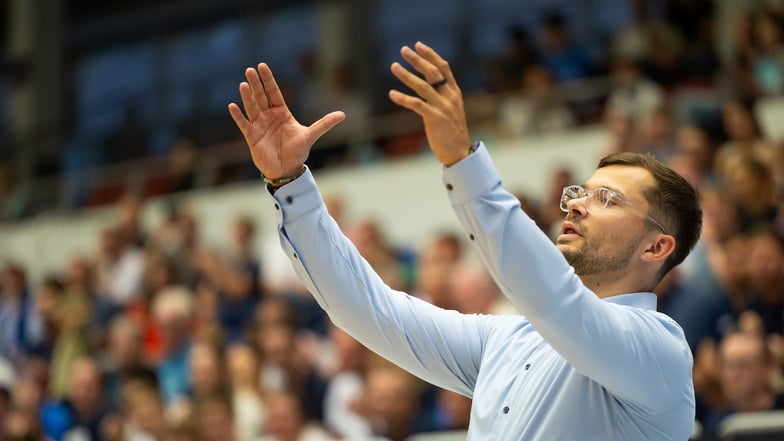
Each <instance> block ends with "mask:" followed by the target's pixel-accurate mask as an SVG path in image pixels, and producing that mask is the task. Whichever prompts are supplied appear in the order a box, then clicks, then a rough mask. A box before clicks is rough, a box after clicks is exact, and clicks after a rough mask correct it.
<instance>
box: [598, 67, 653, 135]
mask: <svg viewBox="0 0 784 441" xmlns="http://www.w3.org/2000/svg"><path fill="white" fill-rule="evenodd" d="M610 80H611V82H612V86H611V89H610V93H609V95H608V96H607V104H606V107H605V112H608V113H609V114H612V115H615V116H617V117H623V118H629V119H630V120H631V121H632V122H633V123H635V124H637V125H639V124H641V123H642V122H643V121H646V120H648V117H649V115H650V114H651V113H652V112H654V111H655V110H656V109H658V108H660V107H661V106H662V105H663V104H664V103H665V99H666V98H665V94H664V90H663V89H662V88H661V86H659V85H658V84H657V83H655V82H653V81H651V80H650V79H648V78H647V77H645V75H644V74H643V73H642V72H641V71H640V68H639V66H638V65H637V62H636V61H634V60H632V59H629V58H623V57H616V58H614V59H613V60H612V61H611V64H610Z"/></svg>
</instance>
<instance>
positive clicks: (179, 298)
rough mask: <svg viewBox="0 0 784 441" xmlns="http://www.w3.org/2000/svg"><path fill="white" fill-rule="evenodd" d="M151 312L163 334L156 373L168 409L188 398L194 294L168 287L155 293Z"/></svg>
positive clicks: (183, 289) (181, 288)
mask: <svg viewBox="0 0 784 441" xmlns="http://www.w3.org/2000/svg"><path fill="white" fill-rule="evenodd" d="M152 313H153V317H154V319H155V322H156V323H157V324H158V327H159V328H160V331H161V338H162V344H163V357H162V358H161V359H160V360H159V363H158V366H157V373H158V382H159V384H160V388H161V395H162V397H163V401H164V404H165V405H166V407H167V408H168V407H170V406H172V405H177V404H176V402H177V401H181V400H185V399H186V397H187V395H188V390H189V381H190V379H189V378H188V359H189V354H190V350H191V341H192V338H191V330H192V324H193V293H192V292H191V291H190V290H188V289H187V288H185V287H183V286H174V287H169V288H166V289H164V290H163V291H161V292H159V293H158V294H156V296H155V300H154V301H153V305H152Z"/></svg>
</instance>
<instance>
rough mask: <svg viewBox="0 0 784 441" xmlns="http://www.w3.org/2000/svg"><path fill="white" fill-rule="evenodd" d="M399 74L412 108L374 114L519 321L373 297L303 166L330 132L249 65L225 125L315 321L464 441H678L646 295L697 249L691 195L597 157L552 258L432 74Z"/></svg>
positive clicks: (679, 392) (263, 69) (382, 288)
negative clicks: (414, 163) (414, 138)
mask: <svg viewBox="0 0 784 441" xmlns="http://www.w3.org/2000/svg"><path fill="white" fill-rule="evenodd" d="M401 56H402V57H403V59H404V60H405V61H406V62H407V63H408V64H409V65H410V66H412V67H413V69H411V70H409V69H408V68H406V67H404V66H403V65H401V64H400V63H393V64H392V66H391V71H392V73H393V74H394V75H395V76H396V77H397V78H398V79H399V80H400V81H401V82H402V83H403V84H405V85H406V86H407V87H408V88H409V89H411V90H412V91H413V92H414V94H413V95H409V94H404V93H402V92H399V91H395V90H393V91H390V92H389V97H390V99H391V100H392V101H393V102H394V103H396V104H398V105H400V106H402V107H404V108H407V109H410V110H411V111H413V112H415V113H417V114H418V115H419V116H421V118H422V120H423V122H424V126H425V132H426V135H427V139H428V142H429V145H430V148H431V150H432V151H433V153H434V154H435V156H436V158H437V159H438V160H439V161H440V162H441V163H442V164H443V165H444V166H445V167H444V172H443V181H444V186H445V188H446V190H447V194H448V197H449V198H450V200H451V202H452V206H453V208H454V210H455V212H456V214H457V216H458V218H459V219H460V222H461V223H462V226H463V228H464V230H465V234H466V236H467V237H468V239H469V241H470V243H471V244H472V246H473V247H474V249H475V250H476V252H478V253H479V255H480V257H481V259H482V261H483V263H484V264H485V265H486V266H487V268H488V270H489V271H490V273H491V274H492V275H493V277H494V279H495V281H496V282H497V283H498V285H499V287H500V288H501V290H502V291H503V292H504V294H505V295H506V296H507V297H508V298H509V300H510V301H511V302H512V303H513V304H514V306H515V307H516V308H517V309H518V311H519V313H520V315H465V314H460V313H458V312H457V311H449V310H444V309H440V308H437V307H435V306H433V305H431V304H428V303H426V302H424V301H422V300H420V299H417V298H415V297H412V296H410V295H408V294H405V293H402V292H399V291H394V290H392V289H390V288H389V287H388V286H386V285H385V284H384V282H383V281H382V280H381V278H380V277H379V276H378V275H377V274H376V273H375V272H374V271H373V269H372V268H371V267H370V266H369V265H368V264H367V262H365V260H364V259H363V258H362V257H361V256H360V254H359V253H358V252H357V251H356V249H355V248H354V246H353V245H352V243H351V242H350V241H349V240H348V239H347V238H346V237H345V236H344V235H343V234H342V233H341V231H340V229H339V228H338V227H337V226H336V224H335V222H334V221H333V220H332V219H331V218H330V217H329V214H328V213H327V210H326V209H325V207H324V203H323V201H322V198H321V195H320V194H319V191H318V189H317V187H316V184H315V181H314V179H313V176H312V174H311V173H310V171H309V170H308V169H307V167H306V166H305V162H306V159H307V157H308V152H309V151H310V149H311V147H312V145H313V144H314V143H315V142H316V140H318V139H319V137H321V136H322V135H323V134H324V133H326V132H327V131H329V130H330V129H331V128H332V127H334V126H335V125H336V124H338V123H340V122H341V121H342V120H343V119H344V118H345V115H344V114H343V113H342V112H333V113H330V114H328V115H326V116H324V117H323V118H322V119H320V120H318V121H316V122H315V123H314V124H312V125H311V126H303V125H301V124H300V123H299V122H297V121H296V120H295V119H294V117H293V116H292V115H291V113H290V112H289V109H288V108H287V106H286V104H285V102H284V100H283V96H282V94H281V91H280V89H279V88H278V86H277V84H276V83H275V79H274V77H273V75H272V72H271V71H270V69H269V67H268V66H267V65H266V64H264V63H262V64H259V66H258V67H257V68H256V69H252V68H249V69H247V70H246V72H245V73H246V78H247V82H243V83H241V84H240V88H239V89H240V95H241V97H242V102H243V106H244V110H245V114H243V112H242V110H241V109H240V108H239V106H237V105H236V104H233V103H232V104H230V105H229V111H230V113H231V115H232V117H233V118H234V121H235V122H236V123H237V126H238V127H239V128H240V130H241V131H242V134H243V136H244V137H245V140H246V141H247V143H248V146H249V148H250V152H251V156H252V158H253V162H254V164H255V165H256V166H257V167H258V169H259V171H260V172H261V173H262V175H263V179H264V181H265V182H266V183H267V190H268V193H269V194H270V195H271V197H272V199H273V201H272V204H273V205H274V208H275V210H276V211H277V213H278V219H279V222H280V226H279V233H280V240H281V245H282V247H283V249H284V250H285V251H286V253H287V254H288V256H289V257H290V259H291V262H292V264H293V265H294V267H295V269H296V271H297V274H298V275H299V277H300V278H301V279H302V281H303V282H304V283H305V284H306V285H307V287H308V289H309V290H310V292H311V293H312V294H313V296H314V297H315V298H316V300H317V301H318V302H319V304H320V305H321V307H323V308H324V310H325V311H326V312H327V313H328V314H329V316H330V318H331V319H332V321H333V322H334V323H335V324H336V325H337V326H339V327H341V328H342V329H344V330H345V331H346V332H348V333H349V334H351V335H352V336H354V337H355V338H357V339H358V340H359V341H361V342H362V343H363V344H365V345H366V346H367V347H368V348H370V349H372V350H373V351H375V352H377V353H379V354H381V355H382V356H384V357H386V358H388V359H389V360H391V361H392V362H394V363H396V364H398V365H400V366H402V367H403V368H405V369H407V370H408V371H410V372H412V373H413V374H415V375H417V376H419V377H421V378H423V379H425V380H427V381H429V382H431V383H433V384H435V385H437V386H439V387H442V388H445V389H449V390H452V391H455V392H457V393H460V394H463V395H466V396H468V397H471V398H472V399H473V407H472V410H471V423H470V427H469V430H468V438H469V439H472V440H526V441H531V440H547V441H550V440H580V441H599V440H601V441H606V440H634V441H639V440H679V441H683V440H685V439H687V438H688V437H689V433H690V432H691V429H692V424H693V421H694V390H693V385H692V379H691V367H692V356H691V352H690V350H689V347H688V345H687V344H686V340H685V338H684V335H683V331H682V330H681V328H680V327H679V326H678V325H677V324H676V323H675V322H674V321H673V320H672V319H670V318H669V317H667V316H665V315H663V314H660V313H658V312H656V296H655V294H653V293H652V290H653V289H654V288H655V287H656V285H657V284H658V282H659V280H661V278H662V277H663V276H664V275H665V274H666V273H667V272H669V270H670V269H672V268H673V267H674V266H676V265H678V264H679V263H680V262H681V261H683V259H684V258H685V257H686V255H688V253H689V251H690V249H691V248H692V247H693V245H694V243H695V242H696V241H697V238H698V237H699V234H700V228H701V223H702V221H701V219H702V212H701V210H700V207H699V204H698V198H697V194H696V191H695V190H694V188H693V187H692V186H691V185H689V184H688V182H687V181H686V180H684V179H683V178H682V177H681V176H679V175H678V174H677V173H675V172H673V171H672V170H670V169H669V168H667V167H665V166H664V165H662V164H661V163H659V162H657V161H656V160H654V159H653V158H652V157H651V156H650V155H638V154H630V153H622V154H615V155H611V156H609V157H606V158H604V159H603V160H602V161H601V162H600V164H599V168H598V169H597V171H596V172H595V173H594V174H593V176H592V177H591V178H590V179H589V180H588V181H587V182H585V183H584V184H583V185H582V186H578V185H572V186H568V187H566V188H564V191H563V196H562V198H561V209H562V210H563V211H564V212H565V213H566V216H565V220H564V223H563V227H562V234H561V235H560V236H559V237H558V240H557V244H556V245H553V243H552V242H551V241H550V240H549V239H548V238H547V236H546V235H545V234H544V233H542V232H541V231H540V230H539V228H538V227H537V226H536V225H535V224H534V222H533V221H532V220H531V219H530V218H529V217H528V216H527V215H526V214H525V213H524V212H523V211H522V210H520V206H519V202H518V200H517V198H515V197H514V196H513V195H512V194H510V193H509V192H507V191H505V190H504V189H503V188H502V186H501V178H500V176H499V174H498V172H497V170H496V169H495V167H494V165H493V163H492V160H491V159H490V156H489V154H488V151H487V149H486V148H485V146H484V145H483V144H482V143H481V142H478V143H472V142H471V138H470V135H469V132H468V127H467V122H466V117H465V112H464V109H463V99H462V94H461V91H460V88H459V87H458V85H457V83H456V82H455V78H454V76H453V74H452V71H451V70H450V68H449V64H448V63H447V62H446V61H445V60H444V59H443V58H441V56H440V55H439V54H438V53H436V52H435V51H434V50H433V49H432V48H430V47H428V46H427V45H425V44H422V43H417V44H416V45H415V46H414V48H410V47H407V46H405V47H403V48H402V49H401ZM413 71H416V72H418V75H417V74H416V73H414V72H413ZM357 185H361V183H357ZM401 197H416V196H415V195H401Z"/></svg>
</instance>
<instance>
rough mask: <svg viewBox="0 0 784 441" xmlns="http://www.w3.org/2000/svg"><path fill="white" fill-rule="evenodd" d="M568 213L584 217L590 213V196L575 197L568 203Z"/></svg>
mask: <svg viewBox="0 0 784 441" xmlns="http://www.w3.org/2000/svg"><path fill="white" fill-rule="evenodd" d="M566 209H567V213H566V214H567V215H572V216H579V217H584V216H585V215H586V214H588V198H587V197H581V198H574V199H572V200H570V201H568V202H567V203H566Z"/></svg>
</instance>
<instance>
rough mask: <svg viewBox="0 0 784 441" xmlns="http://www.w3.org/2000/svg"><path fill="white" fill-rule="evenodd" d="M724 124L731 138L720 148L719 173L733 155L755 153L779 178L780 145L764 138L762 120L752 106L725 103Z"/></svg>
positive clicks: (735, 102)
mask: <svg viewBox="0 0 784 441" xmlns="http://www.w3.org/2000/svg"><path fill="white" fill-rule="evenodd" d="M721 115H722V124H723V128H724V133H725V134H726V136H727V141H726V142H725V143H724V144H722V145H721V146H720V147H719V151H718V153H717V156H716V163H715V166H716V167H717V171H718V172H719V173H724V168H725V167H726V166H727V163H728V162H729V161H730V159H731V158H732V157H735V156H752V157H754V158H757V159H758V160H759V161H762V163H763V164H769V165H770V166H771V167H775V169H774V170H773V171H774V172H775V176H776V178H778V177H779V176H780V175H781V173H782V172H781V164H782V159H781V158H782V153H781V151H780V148H779V147H778V146H776V145H774V144H771V143H770V142H769V141H767V140H765V139H763V136H762V132H761V131H760V127H759V123H758V122H757V119H756V118H755V116H754V113H753V111H752V109H751V107H750V106H749V105H747V104H744V103H742V102H740V101H728V102H726V103H725V104H724V105H723V106H722V114H721Z"/></svg>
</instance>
